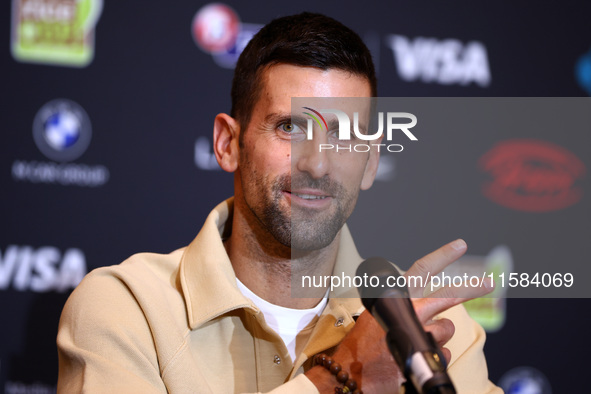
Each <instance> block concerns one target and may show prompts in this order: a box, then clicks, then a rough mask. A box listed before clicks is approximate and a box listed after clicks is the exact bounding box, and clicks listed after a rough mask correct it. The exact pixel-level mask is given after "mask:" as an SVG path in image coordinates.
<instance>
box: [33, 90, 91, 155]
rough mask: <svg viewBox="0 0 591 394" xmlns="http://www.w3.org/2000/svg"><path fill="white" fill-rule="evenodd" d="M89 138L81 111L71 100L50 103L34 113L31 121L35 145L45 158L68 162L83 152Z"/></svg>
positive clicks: (89, 130) (86, 121)
mask: <svg viewBox="0 0 591 394" xmlns="http://www.w3.org/2000/svg"><path fill="white" fill-rule="evenodd" d="M91 137H92V127H91V126H90V120H89V119H88V115H87V114H86V112H85V111H84V109H83V108H82V107H81V106H79V105H78V104H76V103H75V102H73V101H70V100H53V101H50V102H49V103H47V104H45V105H44V106H43V107H41V109H40V110H39V111H38V112H37V115H36V116H35V120H34V121H33V138H34V140H35V144H36V145H37V147H38V148H39V150H40V151H41V153H43V154H44V155H45V156H47V158H49V159H51V160H55V161H60V162H64V161H71V160H75V159H77V158H79V157H80V156H82V154H84V152H86V149H87V148H88V145H89V144H90V140H91Z"/></svg>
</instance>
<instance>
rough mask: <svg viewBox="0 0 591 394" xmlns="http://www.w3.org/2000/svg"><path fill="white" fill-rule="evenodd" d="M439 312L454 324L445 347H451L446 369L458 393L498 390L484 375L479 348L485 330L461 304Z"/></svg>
mask: <svg viewBox="0 0 591 394" xmlns="http://www.w3.org/2000/svg"><path fill="white" fill-rule="evenodd" d="M439 316H440V317H445V318H447V319H450V320H451V321H452V322H453V323H454V326H455V328H456V331H455V333H454V335H453V337H452V338H451V340H450V341H449V342H448V343H447V344H446V345H445V347H447V348H448V349H449V350H450V351H451V361H450V363H449V366H448V373H449V376H450V378H451V380H452V382H453V383H454V386H455V387H456V390H457V392H458V394H472V393H474V394H476V393H478V394H486V393H490V394H498V393H502V392H503V390H501V389H500V388H499V387H497V386H495V385H494V384H493V383H492V382H491V381H490V380H489V379H488V368H487V365H486V359H485V357H484V351H483V348H484V342H485V340H486V334H485V333H484V330H483V329H482V327H481V326H480V325H479V324H478V323H476V322H475V321H474V320H473V319H472V318H471V317H470V316H469V315H468V313H467V312H466V309H465V308H464V306H463V305H458V306H455V307H453V308H451V309H449V310H447V311H445V312H444V313H442V314H440V315H439Z"/></svg>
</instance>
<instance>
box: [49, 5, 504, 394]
mask: <svg viewBox="0 0 591 394" xmlns="http://www.w3.org/2000/svg"><path fill="white" fill-rule="evenodd" d="M375 95H376V80H375V74H374V69H373V64H372V62H371V56H370V54H369V51H368V50H367V48H366V47H365V45H364V44H363V42H362V41H361V40H360V38H359V37H358V36H357V35H356V34H355V33H353V32H352V31H351V30H349V29H348V28H346V27H345V26H343V25H341V24H340V23H338V22H336V21H334V20H332V19H330V18H327V17H324V16H322V15H316V14H308V13H304V14H300V15H296V16H292V17H286V18H280V19H277V20H274V21H273V22H271V23H270V24H269V25H267V26H265V27H264V28H263V29H262V30H261V31H260V32H259V33H258V34H257V35H256V36H255V37H254V38H253V39H252V40H251V42H250V43H249V44H248V46H247V47H246V49H245V50H244V52H243V53H242V55H241V57H240V60H239V61H238V64H237V67H236V71H235V77H234V82H233V87H232V113H231V116H229V115H226V114H219V115H218V116H217V117H216V118H215V122H214V152H215V154H216V158H217V160H218V163H219V164H220V166H221V167H222V168H223V169H224V170H226V171H229V172H234V174H235V176H234V188H235V195H234V198H233V199H230V200H228V201H226V202H224V203H222V204H220V205H219V206H218V207H217V208H216V209H215V210H214V211H213V212H212V213H211V214H210V216H209V217H208V218H207V220H206V222H205V224H204V226H203V228H202V230H201V231H200V233H199V234H198V235H197V237H196V238H195V240H194V241H193V242H192V243H191V244H190V245H189V246H187V247H186V248H183V249H180V250H177V251H175V252H172V253H171V254H169V255H155V254H140V255H135V256H132V257H131V258H130V259H128V260H127V261H125V262H124V263H122V264H121V265H119V266H113V267H105V268H101V269H98V270H95V271H93V272H92V273H91V274H89V275H88V276H87V277H86V278H85V280H84V281H83V282H82V283H81V284H80V286H79V287H78V288H77V289H76V290H75V291H74V293H73V294H72V296H71V297H70V299H69V300H68V302H67V304H66V306H65V308H64V312H63V314H62V319H61V321H60V331H59V334H58V347H59V359H60V375H59V382H58V391H60V392H77V391H81V390H88V391H91V392H92V391H109V392H142V393H148V392H167V391H168V392H213V393H219V392H255V391H261V392H266V391H271V390H275V391H276V392H278V393H279V392H318V391H319V392H334V391H335V388H342V387H343V384H342V383H341V382H339V381H337V379H336V378H335V376H334V375H333V374H331V372H329V371H328V370H327V369H326V368H324V367H322V366H320V365H314V355H316V354H318V353H321V352H326V353H329V354H331V355H332V357H333V359H334V360H335V361H336V362H338V363H340V365H341V366H342V369H343V370H344V371H347V372H348V373H349V374H350V377H351V379H353V380H355V382H356V383H357V385H358V386H361V389H362V390H363V391H364V392H366V393H372V392H375V393H382V392H398V391H399V389H400V387H401V384H402V383H403V378H402V377H401V374H400V372H399V370H398V368H397V367H396V365H395V363H394V361H393V359H392V357H391V355H390V354H389V351H388V350H387V347H386V345H385V342H384V332H383V330H382V329H381V328H380V327H379V326H378V324H377V323H376V321H375V320H374V319H373V317H371V316H370V315H369V314H368V313H367V312H363V307H362V305H361V303H360V300H359V299H357V298H353V299H351V298H338V297H334V296H333V294H329V297H328V299H327V298H325V297H323V295H324V294H326V293H325V291H327V289H323V294H322V295H320V296H318V295H311V296H310V297H307V298H306V297H297V298H296V297H292V294H291V289H292V288H291V283H292V282H291V278H292V275H303V274H306V275H330V274H331V273H333V272H337V271H338V270H345V269H350V268H353V269H354V267H355V266H356V265H358V264H359V262H360V261H361V260H362V259H361V257H359V255H358V254H357V251H356V250H355V247H354V244H353V241H352V238H351V235H350V233H349V231H348V229H347V227H346V226H345V221H346V220H347V218H348V217H349V215H350V214H351V212H352V211H353V208H354V206H355V203H356V200H357V195H358V193H359V190H360V189H367V188H369V187H370V186H371V184H372V182H373V180H374V177H375V174H376V171H377V166H378V152H377V151H371V152H367V153H355V154H345V155H343V154H342V153H320V152H317V151H316V150H314V149H300V147H301V146H304V145H297V146H298V148H296V145H295V144H294V135H295V134H296V133H298V132H301V130H298V126H297V125H296V124H295V123H293V124H292V123H291V97H370V96H375ZM317 135H318V136H319V137H318V138H325V137H322V134H318V133H317ZM296 149H297V150H298V152H297V155H295V154H294V152H295V150H296ZM465 250H466V245H465V243H464V242H463V241H461V240H458V241H455V242H453V243H451V244H449V245H446V246H444V247H442V248H440V249H439V250H437V251H435V252H433V253H432V254H430V255H428V256H426V257H425V258H423V259H421V260H420V261H419V262H418V263H417V264H415V265H414V266H413V267H412V268H411V269H410V270H409V273H411V274H416V275H423V276H424V275H425V274H426V273H427V271H430V272H431V273H435V272H438V271H440V270H441V269H443V268H444V267H445V266H447V265H448V264H450V263H451V262H452V261H454V260H456V259H457V258H459V257H460V256H461V255H462V254H463V253H464V252H465ZM445 291H449V292H450V294H449V295H450V296H451V297H447V298H434V299H420V300H417V301H415V302H414V305H415V309H416V310H417V313H418V315H419V317H420V319H421V322H422V323H423V324H424V325H425V328H426V329H427V330H429V331H430V332H432V333H433V335H434V337H435V338H436V340H437V341H438V342H439V343H440V344H441V345H444V344H445V345H446V347H447V348H448V349H447V350H444V353H445V355H446V358H447V359H448V360H449V361H450V369H449V373H450V375H451V377H452V379H454V381H455V383H456V386H457V387H458V389H460V390H464V392H489V391H494V390H495V387H494V386H493V385H492V384H491V383H490V382H489V381H488V379H487V372H486V363H485V360H484V356H483V354H482V346H483V343H484V334H483V332H482V329H481V328H480V327H478V326H477V325H476V324H475V323H474V322H473V321H471V320H470V319H469V318H468V317H467V315H466V313H465V311H464V310H463V309H462V308H461V307H456V308H452V309H451V310H449V311H448V312H447V313H448V315H449V317H450V318H451V319H453V321H454V323H452V321H451V320H449V319H447V318H441V317H438V318H436V315H438V314H439V313H440V312H443V311H445V310H447V309H449V308H450V307H452V306H454V305H456V304H458V303H460V302H461V301H463V300H464V299H465V298H460V297H462V296H463V295H462V294H460V293H459V292H458V289H454V290H449V289H448V290H445ZM488 291H490V289H476V290H472V294H467V295H466V296H468V297H475V296H480V295H482V294H484V293H486V292H488ZM454 324H455V330H456V333H455V335H454ZM452 336H453V338H452Z"/></svg>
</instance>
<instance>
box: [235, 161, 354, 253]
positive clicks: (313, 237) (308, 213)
mask: <svg viewBox="0 0 591 394" xmlns="http://www.w3.org/2000/svg"><path fill="white" fill-rule="evenodd" d="M251 174H252V175H253V176H254V179H253V181H252V183H253V184H251V187H252V186H254V188H252V189H251V190H252V192H253V193H254V194H259V195H260V199H258V200H255V201H256V202H254V201H251V202H249V198H245V200H246V203H247V205H248V207H249V208H250V210H251V211H252V212H253V214H254V215H255V216H256V217H257V219H258V220H259V222H260V223H261V224H262V226H263V227H264V228H265V229H266V230H267V232H268V233H270V234H271V235H272V236H273V238H275V240H277V242H279V243H280V244H282V245H284V246H287V247H289V248H291V249H292V254H293V253H294V252H295V251H313V250H319V249H322V248H325V247H326V246H328V245H330V244H331V243H332V242H333V240H334V239H335V237H336V236H337V234H338V233H339V231H340V230H341V228H342V227H343V225H344V224H345V222H346V220H347V219H348V218H349V215H350V214H351V212H352V211H353V207H354V206H355V203H356V201H357V194H354V195H353V193H348V192H347V191H346V190H345V188H344V187H343V186H342V185H341V184H339V183H337V182H334V181H332V180H331V179H330V178H328V176H325V177H323V178H320V179H314V178H312V177H310V176H309V175H308V174H306V173H300V174H298V175H297V176H296V177H295V178H294V179H292V176H291V175H282V176H279V177H278V178H275V179H273V180H271V179H269V177H267V176H262V177H261V176H257V174H256V172H255V171H253V172H251ZM292 181H293V184H292ZM243 186H244V185H243ZM292 187H293V189H295V190H297V189H298V188H301V189H303V188H313V189H317V190H322V191H323V192H325V193H326V194H328V195H330V196H332V198H333V200H334V204H333V207H332V208H331V209H330V212H320V213H319V212H317V211H316V210H311V209H305V208H301V207H297V206H288V205H287V204H286V202H285V197H284V195H283V192H284V191H285V190H292ZM246 197H248V196H246ZM251 197H253V199H256V196H255V195H253V196H251Z"/></svg>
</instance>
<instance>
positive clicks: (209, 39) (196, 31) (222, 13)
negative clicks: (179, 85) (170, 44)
mask: <svg viewBox="0 0 591 394" xmlns="http://www.w3.org/2000/svg"><path fill="white" fill-rule="evenodd" d="M261 27H263V25H259V24H251V23H241V22H240V17H239V16H238V14H237V13H236V11H234V10H233V9H232V8H231V7H229V6H227V5H225V4H222V3H212V4H207V5H205V6H204V7H202V8H201V9H200V10H199V11H197V13H196V14H195V16H194V17H193V23H192V25H191V32H192V35H193V40H194V41H195V43H196V44H197V46H199V48H201V50H203V51H204V52H206V53H209V54H211V56H212V57H213V60H214V61H215V63H216V64H217V65H219V66H220V67H223V68H234V66H235V65H236V62H237V61H238V57H239V56H240V54H241V53H242V51H243V50H244V48H245V47H246V44H248V42H249V41H250V39H251V38H252V37H253V36H254V35H255V34H256V33H257V32H258V31H259V30H260V29H261Z"/></svg>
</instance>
